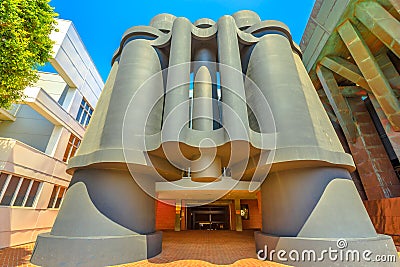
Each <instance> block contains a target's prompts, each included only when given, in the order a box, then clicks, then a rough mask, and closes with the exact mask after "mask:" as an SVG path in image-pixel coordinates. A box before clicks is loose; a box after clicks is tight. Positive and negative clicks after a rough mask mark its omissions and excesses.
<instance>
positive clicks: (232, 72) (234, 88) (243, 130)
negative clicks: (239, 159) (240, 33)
mask: <svg viewBox="0 0 400 267" xmlns="http://www.w3.org/2000/svg"><path fill="white" fill-rule="evenodd" d="M217 41H218V57H219V63H220V64H221V65H220V66H219V68H220V69H219V71H220V77H221V94H222V102H223V103H224V105H223V106H222V122H223V126H224V127H225V128H226V129H227V130H228V132H229V134H230V139H231V140H235V139H245V140H247V126H248V125H249V121H248V116H247V105H246V102H245V101H246V95H245V90H244V83H243V76H242V63H241V60H240V53H239V41H238V37H237V32H236V25H235V21H234V19H233V18H232V17H231V16H223V17H221V18H220V19H219V20H218V34H217ZM229 107H230V109H229ZM232 110H234V112H232ZM238 125H239V126H238Z"/></svg>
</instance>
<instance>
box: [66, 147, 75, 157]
mask: <svg viewBox="0 0 400 267" xmlns="http://www.w3.org/2000/svg"><path fill="white" fill-rule="evenodd" d="M76 150H77V148H76V147H72V150H71V154H70V155H69V158H68V159H70V158H72V157H73V156H75V152H76Z"/></svg>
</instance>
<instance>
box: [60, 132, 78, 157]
mask: <svg viewBox="0 0 400 267" xmlns="http://www.w3.org/2000/svg"><path fill="white" fill-rule="evenodd" d="M80 143H81V140H80V139H79V138H78V137H76V136H75V135H73V134H71V136H70V137H69V140H68V144H67V149H65V153H64V157H63V161H64V162H67V161H68V160H69V159H70V158H72V157H73V156H74V155H75V153H76V150H77V149H78V147H79V145H80Z"/></svg>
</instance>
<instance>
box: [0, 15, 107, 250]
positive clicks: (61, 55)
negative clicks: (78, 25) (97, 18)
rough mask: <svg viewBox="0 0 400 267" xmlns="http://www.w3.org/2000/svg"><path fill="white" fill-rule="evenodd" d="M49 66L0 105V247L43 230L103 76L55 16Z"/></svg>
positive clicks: (69, 29) (32, 238) (74, 34)
mask: <svg viewBox="0 0 400 267" xmlns="http://www.w3.org/2000/svg"><path fill="white" fill-rule="evenodd" d="M57 21H58V25H57V28H58V29H59V31H58V32H53V33H52V34H51V38H52V39H53V40H54V41H55V45H54V47H53V57H52V58H51V60H50V62H49V63H50V64H51V65H52V67H53V68H54V70H55V73H49V72H40V79H39V81H38V82H37V83H36V84H35V85H34V86H33V87H28V88H26V89H25V92H24V93H25V98H24V99H23V101H22V102H21V103H19V104H15V105H13V106H12V108H11V109H10V110H4V109H0V248H3V247H9V246H14V245H18V244H23V243H28V242H33V241H35V239H36V236H37V234H39V233H42V232H49V231H50V229H51V227H52V225H53V222H54V220H55V217H56V215H57V213H58V208H59V206H60V204H61V202H62V200H63V197H64V194H65V191H66V188H67V187H68V184H69V182H70V180H71V176H70V175H68V174H67V173H66V166H67V161H68V159H69V158H71V157H72V156H73V155H74V154H75V152H76V149H77V148H78V146H79V144H80V140H82V138H83V135H84V133H85V128H86V126H87V124H88V123H89V121H90V118H91V115H92V113H93V109H94V108H95V106H96V103H97V100H98V98H99V96H100V92H101V90H102V88H103V85H104V83H103V80H102V78H101V77H100V75H99V73H98V71H97V69H96V66H95V65H94V63H93V61H92V59H91V58H90V56H89V54H88V52H87V50H86V48H85V46H84V44H83V43H82V40H81V39H80V37H79V35H78V32H77V31H76V29H75V27H74V25H73V24H72V22H71V21H67V20H57Z"/></svg>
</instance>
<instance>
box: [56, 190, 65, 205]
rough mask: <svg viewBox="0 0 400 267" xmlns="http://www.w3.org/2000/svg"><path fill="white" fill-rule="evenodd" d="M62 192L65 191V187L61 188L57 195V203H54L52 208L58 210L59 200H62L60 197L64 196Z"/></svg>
mask: <svg viewBox="0 0 400 267" xmlns="http://www.w3.org/2000/svg"><path fill="white" fill-rule="evenodd" d="M64 191H65V187H61V189H60V193H59V194H58V197H57V202H56V205H55V206H54V208H59V207H60V204H61V200H62V197H63V195H64Z"/></svg>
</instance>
